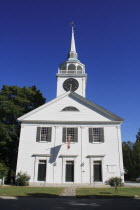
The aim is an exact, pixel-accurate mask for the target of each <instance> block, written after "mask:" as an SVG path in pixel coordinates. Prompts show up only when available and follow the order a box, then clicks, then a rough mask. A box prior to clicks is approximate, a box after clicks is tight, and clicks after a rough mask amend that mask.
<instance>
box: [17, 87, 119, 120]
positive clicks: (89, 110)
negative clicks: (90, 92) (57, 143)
mask: <svg viewBox="0 0 140 210" xmlns="http://www.w3.org/2000/svg"><path fill="white" fill-rule="evenodd" d="M69 106H72V107H75V108H76V109H77V110H78V111H66V110H65V111H64V108H65V107H69ZM18 120H19V121H21V122H22V121H34V122H47V121H48V122H111V121H115V122H116V121H117V122H122V121H123V119H122V118H120V117H119V116H117V115H115V114H113V113H112V112H110V111H108V110H106V109H104V108H102V107H101V106H99V105H97V104H95V103H93V102H91V101H89V100H87V99H86V98H84V97H82V96H80V95H78V94H76V93H74V92H70V91H69V92H67V93H65V94H63V95H61V96H59V97H57V98H55V99H54V100H52V101H50V102H48V103H46V104H44V105H42V106H40V107H38V108H37V109H35V110H33V111H31V112H29V113H27V114H25V115H23V116H22V117H20V118H19V119H18Z"/></svg>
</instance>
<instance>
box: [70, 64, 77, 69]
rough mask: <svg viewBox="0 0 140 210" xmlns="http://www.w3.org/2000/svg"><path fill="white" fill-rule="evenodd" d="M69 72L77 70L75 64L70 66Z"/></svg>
mask: <svg viewBox="0 0 140 210" xmlns="http://www.w3.org/2000/svg"><path fill="white" fill-rule="evenodd" d="M68 70H76V66H75V65H74V64H70V65H69V66H68Z"/></svg>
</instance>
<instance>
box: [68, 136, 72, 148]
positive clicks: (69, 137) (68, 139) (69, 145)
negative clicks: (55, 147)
mask: <svg viewBox="0 0 140 210" xmlns="http://www.w3.org/2000/svg"><path fill="white" fill-rule="evenodd" d="M70 138H71V136H68V139H67V142H68V144H67V148H68V149H69V148H70Z"/></svg>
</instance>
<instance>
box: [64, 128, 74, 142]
mask: <svg viewBox="0 0 140 210" xmlns="http://www.w3.org/2000/svg"><path fill="white" fill-rule="evenodd" d="M62 136H63V138H62V142H67V141H68V139H69V138H70V141H71V142H78V128H63V133H62Z"/></svg>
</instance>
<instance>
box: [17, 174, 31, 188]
mask: <svg viewBox="0 0 140 210" xmlns="http://www.w3.org/2000/svg"><path fill="white" fill-rule="evenodd" d="M29 180H30V176H29V175H28V174H27V173H26V172H19V173H18V174H17V176H16V183H17V185H18V186H28V185H29Z"/></svg>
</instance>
